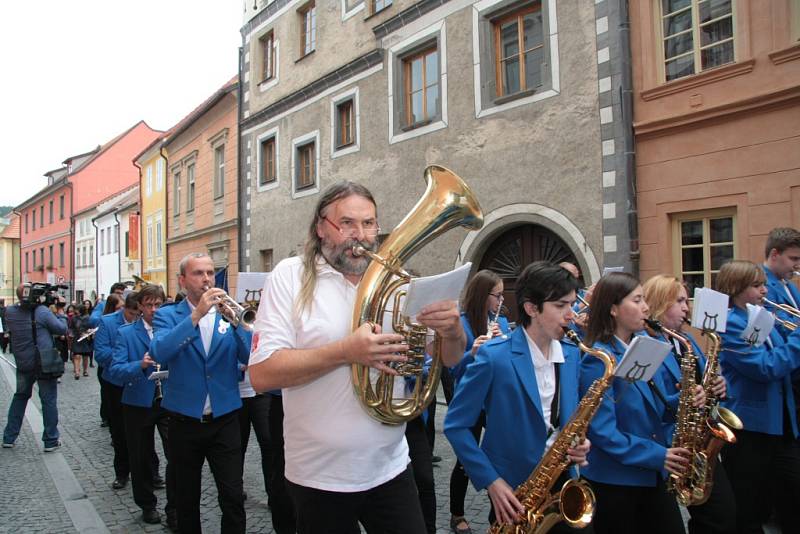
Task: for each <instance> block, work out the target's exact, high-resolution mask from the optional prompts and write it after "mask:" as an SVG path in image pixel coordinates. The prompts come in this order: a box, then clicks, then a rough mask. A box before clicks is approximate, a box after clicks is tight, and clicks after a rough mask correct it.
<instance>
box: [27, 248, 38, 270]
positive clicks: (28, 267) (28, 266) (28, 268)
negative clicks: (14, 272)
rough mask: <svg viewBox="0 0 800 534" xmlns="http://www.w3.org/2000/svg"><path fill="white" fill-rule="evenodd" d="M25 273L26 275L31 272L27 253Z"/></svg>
mask: <svg viewBox="0 0 800 534" xmlns="http://www.w3.org/2000/svg"><path fill="white" fill-rule="evenodd" d="M35 261H36V260H34V262H35ZM25 272H26V273H29V272H31V268H30V265H28V253H27V252H26V253H25Z"/></svg>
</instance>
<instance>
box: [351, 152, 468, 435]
mask: <svg viewBox="0 0 800 534" xmlns="http://www.w3.org/2000/svg"><path fill="white" fill-rule="evenodd" d="M425 181H426V182H427V184H428V187H427V189H426V190H425V193H424V195H423V196H422V198H421V199H420V200H419V201H418V202H417V204H416V205H415V206H414V208H413V209H412V210H411V211H410V212H409V213H408V215H406V216H405V218H404V219H403V220H402V221H400V223H399V224H398V225H397V227H396V228H395V229H394V230H393V231H392V233H391V234H390V235H389V236H388V237H387V238H386V239H385V240H384V241H383V243H382V244H381V246H380V248H379V249H378V251H377V252H376V253H373V252H370V251H368V250H366V249H365V248H363V247H361V246H359V245H356V246H355V247H353V254H354V255H366V256H368V257H369V258H370V259H371V260H372V261H371V262H370V264H369V266H368V267H367V270H366V271H365V272H364V276H363V277H362V278H361V282H360V283H359V284H358V289H357V292H356V304H355V308H354V311H353V329H354V330H355V329H356V328H358V327H359V326H361V325H362V324H364V323H367V322H369V323H372V324H383V316H384V311H385V310H386V308H387V304H388V303H389V301H390V299H391V300H393V303H394V310H393V312H392V326H393V328H394V331H395V332H396V333H398V334H401V335H403V336H405V338H406V342H407V343H408V352H407V354H406V356H407V357H408V361H407V362H404V363H402V364H393V365H392V367H393V368H394V369H395V370H396V371H397V372H398V373H399V374H400V375H401V376H416V377H417V380H416V381H415V385H414V390H413V392H412V393H411V395H410V396H407V397H399V398H398V397H395V392H394V386H395V377H394V376H393V375H390V374H388V373H383V372H381V373H377V374H378V376H377V378H376V380H375V382H374V383H373V380H372V378H371V376H370V371H371V368H370V367H367V366H364V365H360V364H353V365H352V366H351V375H352V379H353V388H354V389H355V393H356V395H357V396H358V398H359V400H360V401H361V404H362V405H363V406H364V408H365V409H366V410H367V413H369V415H370V416H371V417H373V418H374V419H376V420H378V421H380V422H381V423H385V424H389V425H399V424H402V423H404V422H406V421H409V420H411V419H413V418H415V417H417V416H418V415H419V414H420V413H422V411H423V410H424V409H425V408H426V407H427V406H428V404H429V403H430V402H431V400H432V399H433V395H434V393H435V392H436V387H437V385H438V384H439V376H440V374H441V370H442V359H441V340H440V339H439V337H438V336H436V337H435V338H434V348H433V351H432V354H431V356H432V357H433V362H432V364H431V368H430V371H429V373H428V379H427V381H425V383H424V384H423V381H422V368H423V364H424V362H425V345H426V336H427V328H426V327H424V326H422V325H420V324H414V323H406V321H405V320H404V319H403V318H401V317H400V309H399V308H400V306H399V303H400V299H401V298H402V296H403V294H404V292H403V291H397V290H398V288H399V287H400V286H402V285H404V284H407V283H408V282H409V281H410V280H411V276H409V274H408V273H406V272H405V271H404V270H403V267H402V265H403V263H404V262H405V261H406V260H407V259H408V258H409V257H411V256H412V255H413V254H414V253H415V252H417V251H418V250H420V249H421V248H422V247H424V246H425V245H426V244H428V243H429V242H430V241H432V240H433V239H434V238H436V237H437V236H439V235H441V234H443V233H445V232H446V231H448V230H450V229H451V228H454V227H456V226H462V227H464V228H467V229H469V230H477V229H479V228H480V227H481V226H482V225H483V213H482V211H481V207H480V205H479V204H478V201H477V199H476V198H475V195H474V194H473V193H472V191H471V190H470V188H469V187H468V186H467V185H466V184H465V183H464V181H463V180H461V178H459V177H458V176H457V175H456V174H454V173H453V172H452V171H450V170H448V169H445V168H444V167H440V166H438V165H431V166H429V167H428V168H426V169H425Z"/></svg>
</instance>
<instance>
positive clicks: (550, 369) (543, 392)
mask: <svg viewBox="0 0 800 534" xmlns="http://www.w3.org/2000/svg"><path fill="white" fill-rule="evenodd" d="M522 331H523V332H525V339H527V340H528V350H530V351H531V360H532V361H533V371H534V373H535V374H536V385H537V386H538V388H539V400H540V401H541V403H542V417H544V423H545V425H547V430H548V433H550V431H552V434H550V436H549V437H548V438H547V443H546V444H545V451H546V450H548V449H549V448H550V446H551V445H552V444H553V442H554V441H555V440H556V436H557V435H558V432H556V429H555V428H553V425H551V424H550V407H551V406H552V404H553V396H555V393H556V367H555V364H557V363H564V352H563V351H562V350H561V343H559V342H558V341H557V340H555V339H552V340H550V359H547V358H545V357H544V354H543V353H542V351H541V350H539V346H538V345H537V344H536V343H534V342H533V340H532V339H531V337H530V336H529V335H528V332H527V331H526V330H525V329H524V328H523V330H522Z"/></svg>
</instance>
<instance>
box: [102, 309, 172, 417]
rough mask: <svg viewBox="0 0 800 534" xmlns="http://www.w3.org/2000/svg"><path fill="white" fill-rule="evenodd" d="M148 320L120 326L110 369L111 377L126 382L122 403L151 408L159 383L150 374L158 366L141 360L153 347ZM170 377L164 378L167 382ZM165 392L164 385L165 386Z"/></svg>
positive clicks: (108, 370)
mask: <svg viewBox="0 0 800 534" xmlns="http://www.w3.org/2000/svg"><path fill="white" fill-rule="evenodd" d="M143 321H144V320H143V319H142V318H139V320H138V321H136V322H135V323H131V324H126V325H123V326H121V327H120V329H119V334H118V335H117V342H116V344H115V345H114V353H113V358H112V360H111V365H110V366H109V367H108V369H107V371H106V372H107V374H108V376H109V377H111V378H113V379H114V380H117V381H119V382H122V383H123V384H124V387H125V389H123V391H122V404H128V405H130V406H141V407H142V408H150V407H151V406H152V405H153V396H154V395H155V389H156V383H155V381H153V380H148V379H147V377H148V376H150V374H151V373H152V372H153V371H154V370H155V368H154V367H153V366H150V367H148V368H147V369H146V370H142V366H141V365H140V364H141V361H142V358H144V353H145V352H147V351H148V350H149V348H150V336H148V335H147V330H146V329H145V327H144V322H143ZM166 383H167V382H166V380H165V381H164V382H163V384H164V387H165V386H166ZM162 392H163V389H162Z"/></svg>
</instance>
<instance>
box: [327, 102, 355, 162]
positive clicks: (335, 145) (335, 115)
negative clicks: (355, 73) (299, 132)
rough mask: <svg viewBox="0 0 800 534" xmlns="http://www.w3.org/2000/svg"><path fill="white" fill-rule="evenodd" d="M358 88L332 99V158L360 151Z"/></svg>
mask: <svg viewBox="0 0 800 534" xmlns="http://www.w3.org/2000/svg"><path fill="white" fill-rule="evenodd" d="M358 94H359V91H358V87H354V88H352V89H350V90H348V91H345V92H344V93H341V94H339V95H336V96H334V97H333V98H332V99H331V140H332V141H331V157H333V158H336V157H338V156H343V155H345V154H350V153H353V152H356V151H358V150H359V109H358Z"/></svg>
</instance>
